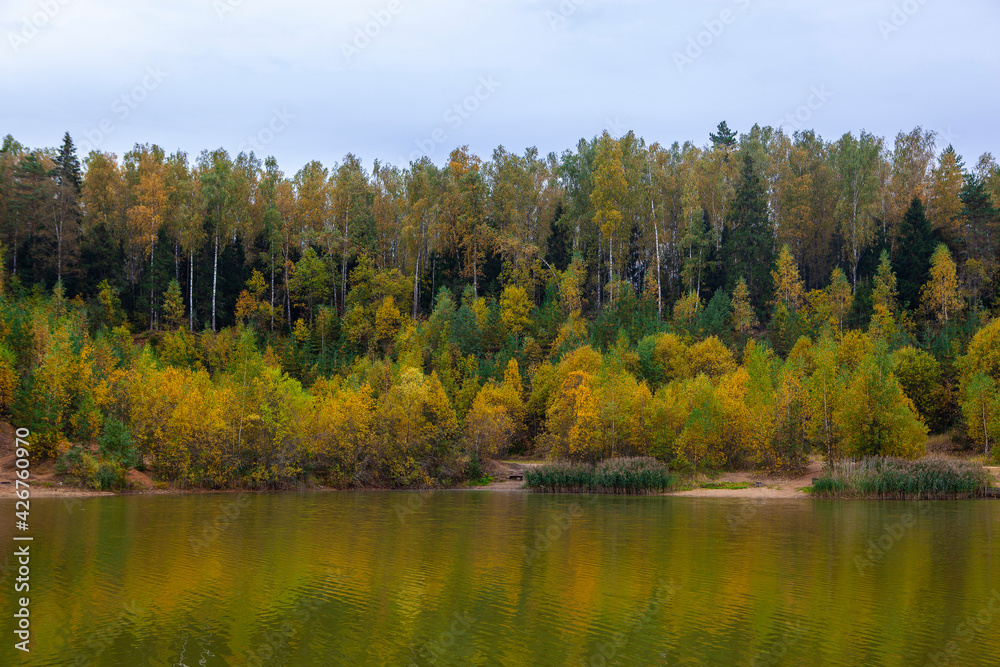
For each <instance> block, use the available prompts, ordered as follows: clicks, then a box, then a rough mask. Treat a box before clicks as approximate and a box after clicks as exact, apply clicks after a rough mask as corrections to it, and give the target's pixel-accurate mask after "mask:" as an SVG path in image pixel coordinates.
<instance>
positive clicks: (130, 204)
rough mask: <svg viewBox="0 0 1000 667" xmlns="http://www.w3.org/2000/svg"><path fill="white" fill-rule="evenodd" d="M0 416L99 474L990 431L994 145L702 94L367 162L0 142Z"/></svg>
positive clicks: (102, 483)
mask: <svg viewBox="0 0 1000 667" xmlns="http://www.w3.org/2000/svg"><path fill="white" fill-rule="evenodd" d="M0 242H2V243H3V247H2V248H0V255H2V259H3V263H2V266H3V271H2V283H0V413H2V416H4V417H6V418H9V419H10V420H11V421H12V422H13V423H15V424H17V425H18V426H26V427H29V428H31V430H32V434H33V438H34V442H33V446H34V448H35V449H34V455H35V456H36V457H37V458H55V459H58V460H59V462H60V463H59V465H60V466H61V468H60V469H62V470H65V471H66V473H67V474H69V475H72V476H74V477H76V478H77V479H79V480H81V481H82V482H84V483H86V484H89V485H92V486H99V487H102V488H120V487H122V486H125V485H126V473H127V471H128V470H130V469H131V468H133V467H137V468H139V469H141V470H144V471H146V472H148V473H149V474H150V475H152V477H153V478H154V479H156V480H160V481H166V482H170V483H173V484H177V485H181V486H200V487H211V488H227V487H254V488H273V487H284V486H296V485H301V484H313V483H321V484H329V485H333V486H336V487H414V486H430V485H441V484H452V483H456V482H459V481H461V480H465V479H480V478H482V477H483V473H482V470H483V467H482V463H481V462H482V461H484V460H485V459H490V458H497V457H502V456H505V455H507V454H508V453H514V454H524V453H532V454H535V455H544V456H548V457H551V458H553V459H565V460H569V461H575V462H578V463H580V464H585V465H586V466H594V465H597V464H600V462H601V461H603V460H605V459H613V458H620V457H654V458H655V459H656V460H658V461H660V462H661V463H662V464H664V465H665V466H667V467H668V468H669V469H670V470H672V471H675V472H688V471H698V470H705V469H720V468H728V469H742V468H755V469H761V470H769V471H773V470H781V469H788V468H795V467H797V466H799V465H801V464H802V463H803V462H804V461H805V460H806V459H807V457H808V456H810V455H811V454H813V453H819V454H821V455H823V456H824V457H826V458H827V459H828V460H830V461H837V460H840V459H842V458H844V457H863V456H892V457H900V458H906V459H917V458H919V457H921V456H923V455H924V454H925V443H926V440H927V436H928V433H949V434H950V435H951V438H952V439H953V440H954V441H956V442H959V443H960V444H962V445H964V446H966V447H967V448H969V449H971V450H975V451H977V452H979V453H981V454H982V455H983V456H984V457H985V458H986V459H991V458H995V456H996V451H997V450H996V447H995V443H996V440H997V438H998V437H1000V391H998V385H1000V320H997V319H995V316H996V313H997V307H998V305H1000V302H998V289H997V287H998V271H997V268H998V266H1000V167H998V166H997V164H996V162H995V161H994V160H993V158H992V156H990V155H988V154H987V155H984V156H982V157H981V158H980V159H979V160H978V161H977V162H976V163H975V164H974V165H970V166H966V165H965V163H964V162H963V160H962V159H961V157H960V156H958V155H956V154H955V152H954V150H953V149H952V148H951V147H950V146H949V147H945V148H943V149H940V147H938V146H936V144H935V136H934V134H933V133H929V132H925V131H923V130H921V129H920V128H917V129H915V130H914V131H912V132H909V133H900V134H899V135H898V136H897V137H896V138H895V141H894V142H893V143H892V144H891V145H890V144H889V143H887V142H886V141H885V140H884V139H882V138H880V137H875V136H872V135H870V134H867V133H864V132H862V133H861V134H860V135H859V136H855V135H852V134H845V135H844V136H843V137H841V138H839V139H837V140H835V141H825V140H823V139H821V138H820V137H818V136H816V135H815V134H814V133H812V132H800V133H796V134H794V135H792V136H788V135H786V134H784V133H783V132H782V131H781V130H775V129H773V128H761V127H758V126H755V127H754V128H752V129H751V130H750V131H748V132H747V133H746V134H743V135H742V136H738V135H737V134H736V133H735V132H732V131H730V130H729V128H728V127H727V126H726V125H725V124H724V123H723V124H720V126H719V129H718V132H716V133H713V134H712V135H711V137H710V140H709V142H708V143H706V144H705V145H703V146H697V145H695V144H694V143H691V142H686V143H684V144H683V145H681V144H677V143H675V144H673V145H672V146H670V147H665V146H662V145H660V144H652V145H647V144H646V143H645V142H644V141H643V140H641V139H639V138H637V137H635V135H633V134H631V133H629V134H627V135H625V136H623V137H620V138H614V137H611V136H610V135H608V134H604V135H602V136H600V137H597V138H594V139H593V140H590V141H581V142H580V143H579V144H578V146H577V147H576V148H575V149H574V150H569V151H565V152H564V153H563V154H561V155H555V154H552V155H549V156H547V157H540V156H539V155H538V154H537V152H536V151H534V150H533V149H529V150H527V151H525V152H524V153H523V154H520V155H519V154H514V153H510V152H508V151H507V150H506V149H504V148H502V147H501V148H498V149H497V150H496V151H494V152H493V154H492V156H491V157H490V158H489V159H485V160H484V159H481V158H480V157H478V156H476V155H473V154H471V153H470V152H469V151H468V150H467V149H465V148H460V149H456V150H455V151H453V152H452V153H451V154H450V155H449V156H448V159H447V160H446V161H445V163H444V164H443V166H439V165H437V164H435V163H434V162H432V161H431V160H430V159H428V158H424V159H422V160H419V161H417V162H414V163H412V164H410V165H407V166H402V167H397V166H391V165H384V164H381V163H376V164H375V165H374V167H373V169H372V170H371V171H368V170H366V169H365V168H364V167H363V166H362V164H361V162H360V160H359V159H358V158H356V157H355V156H353V155H350V154H349V155H347V156H346V157H345V158H344V159H343V160H342V161H341V162H339V163H336V164H335V165H333V166H332V167H325V166H323V165H322V164H320V163H319V162H311V163H309V164H307V165H305V166H304V167H303V168H302V169H300V170H299V171H297V172H296V173H295V174H294V175H286V174H284V173H283V172H282V171H281V170H280V169H279V168H278V165H277V163H276V162H275V160H274V159H272V158H268V159H266V160H262V159H261V158H260V157H259V156H255V155H253V154H250V155H246V154H240V155H238V156H235V157H233V156H230V155H228V154H227V153H226V152H225V151H224V150H221V149H220V150H216V151H205V152H203V153H202V154H201V155H200V156H198V157H197V158H196V159H195V160H194V161H193V162H192V161H190V160H189V159H188V156H187V155H185V154H184V153H182V152H177V153H174V154H167V153H166V152H165V151H164V150H162V149H161V148H159V147H158V146H155V145H148V144H144V145H136V146H135V148H134V149H133V150H132V151H129V152H128V153H127V154H125V155H124V156H122V157H121V158H119V157H118V156H115V155H113V154H110V153H104V152H99V151H94V152H91V153H90V154H89V155H88V156H86V157H85V159H84V160H83V162H82V164H81V161H80V160H79V158H78V156H77V155H76V152H75V148H74V146H73V143H72V140H71V138H70V137H69V136H68V135H66V137H65V138H64V141H63V144H62V146H61V148H59V149H29V148H27V147H24V146H22V145H20V144H19V143H18V142H17V141H15V140H14V139H13V138H12V137H10V136H8V137H7V138H6V139H5V140H4V142H3V146H2V148H0Z"/></svg>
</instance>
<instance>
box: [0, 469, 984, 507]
mask: <svg viewBox="0 0 1000 667" xmlns="http://www.w3.org/2000/svg"><path fill="white" fill-rule="evenodd" d="M535 465H542V463H541V462H523V463H522V462H502V463H498V467H500V468H502V469H503V473H504V475H509V474H515V473H522V472H523V471H524V469H525V468H526V467H529V466H535ZM822 467H823V464H822V463H821V462H819V461H813V462H811V463H810V464H809V465H808V466H807V467H806V468H805V469H804V470H803V471H801V472H800V473H799V474H797V475H794V476H788V475H784V476H782V475H767V474H764V473H760V472H752V471H749V472H748V471H741V472H727V473H722V474H721V475H719V476H718V477H717V478H715V479H713V480H711V483H713V484H719V485H726V484H730V485H734V486H740V485H743V484H748V485H749V486H746V487H744V488H703V487H697V488H692V489H684V490H680V491H669V492H666V493H659V494H653V495H658V496H673V497H679V498H746V499H760V500H788V499H794V498H800V499H808V498H812V496H811V495H810V494H809V492H808V491H807V490H806V489H807V488H808V487H811V486H812V479H813V478H814V477H818V476H819V475H820V474H821V472H822ZM986 470H988V471H989V472H990V473H992V474H993V475H994V477H996V478H997V479H998V480H1000V467H994V466H990V467H987V468H986ZM497 472H500V471H497ZM38 477H42V478H43V479H41V480H40V481H39V480H38ZM54 477H55V476H54V475H53V474H52V472H51V471H44V472H41V474H40V475H37V476H36V475H34V474H33V475H32V477H30V478H29V479H28V483H29V485H30V489H31V497H32V498H95V497H111V496H147V495H195V494H233V493H235V494H240V493H253V494H257V493H302V492H346V493H353V492H358V491H399V492H411V493H412V492H415V491H416V492H419V491H427V490H432V491H504V492H511V491H517V492H522V493H534V491H532V490H531V489H529V488H526V487H525V486H524V482H523V481H519V480H509V479H499V480H497V481H494V482H491V483H490V484H485V485H482V486H449V487H440V488H433V489H418V488H413V489H379V488H370V489H360V488H359V489H337V488H334V487H329V486H311V487H300V488H287V489H202V488H179V487H174V486H168V487H166V488H155V487H152V486H150V487H148V488H136V489H130V490H127V491H97V490H94V489H84V488H79V487H73V486H65V485H62V484H61V483H59V482H58V481H55V480H54ZM15 479H16V477H15V475H14V469H13V468H12V467H8V466H5V465H4V466H2V469H0V500H3V499H7V498H10V499H15V498H16V495H15V486H16V485H15V484H14V480H15ZM146 479H148V478H146ZM696 483H700V482H696ZM40 484H41V485H40ZM57 484H58V485H57ZM757 484H759V486H757Z"/></svg>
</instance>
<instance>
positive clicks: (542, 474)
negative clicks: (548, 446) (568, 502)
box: [524, 456, 679, 495]
mask: <svg viewBox="0 0 1000 667" xmlns="http://www.w3.org/2000/svg"><path fill="white" fill-rule="evenodd" d="M524 482H525V484H526V485H527V486H528V488H531V489H535V490H536V491H542V492H550V493H608V494H621V495H643V494H649V493H658V492H663V491H669V490H671V489H673V488H675V487H676V486H677V484H678V482H679V478H678V477H677V475H675V474H673V473H671V472H670V470H669V469H668V468H667V466H665V465H664V464H663V463H661V462H660V461H657V460H656V459H654V458H652V457H649V456H637V457H628V458H615V459H606V460H604V461H601V462H600V463H598V464H597V465H590V464H587V463H573V462H567V461H557V462H555V463H549V464H546V465H543V466H538V467H535V468H529V469H528V470H526V471H525V473H524Z"/></svg>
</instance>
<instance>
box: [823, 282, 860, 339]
mask: <svg viewBox="0 0 1000 667" xmlns="http://www.w3.org/2000/svg"><path fill="white" fill-rule="evenodd" d="M827 291H828V293H829V303H830V309H831V310H832V311H833V316H834V317H835V318H836V319H837V331H839V332H843V331H844V318H845V317H847V314H848V313H850V312H851V304H852V302H853V300H854V297H853V295H852V294H851V283H849V282H848V281H847V276H846V275H844V272H843V271H842V270H841V269H840V267H839V266H838V267H837V268H835V269H834V270H833V275H832V276H831V277H830V286H829V287H828V288H827Z"/></svg>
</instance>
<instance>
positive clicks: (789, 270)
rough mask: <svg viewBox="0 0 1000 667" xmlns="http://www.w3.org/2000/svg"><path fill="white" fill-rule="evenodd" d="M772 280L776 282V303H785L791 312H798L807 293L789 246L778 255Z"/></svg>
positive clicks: (783, 247) (783, 248)
mask: <svg viewBox="0 0 1000 667" xmlns="http://www.w3.org/2000/svg"><path fill="white" fill-rule="evenodd" d="M771 279H772V280H773V281H774V302H775V303H783V304H785V307H786V308H788V310H790V311H796V310H798V309H799V308H801V307H802V298H803V295H804V293H805V286H804V285H803V284H802V280H801V279H800V278H799V267H798V265H796V263H795V258H794V257H792V252H791V250H789V249H788V245H784V246H782V247H781V253H780V254H779V255H778V265H777V267H776V268H775V270H773V271H771Z"/></svg>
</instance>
